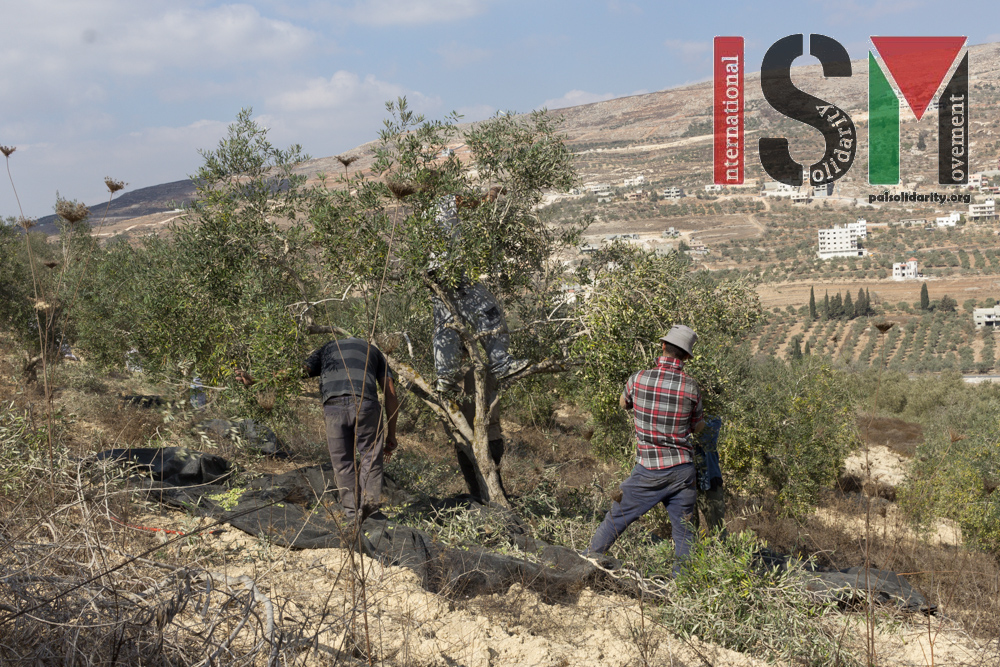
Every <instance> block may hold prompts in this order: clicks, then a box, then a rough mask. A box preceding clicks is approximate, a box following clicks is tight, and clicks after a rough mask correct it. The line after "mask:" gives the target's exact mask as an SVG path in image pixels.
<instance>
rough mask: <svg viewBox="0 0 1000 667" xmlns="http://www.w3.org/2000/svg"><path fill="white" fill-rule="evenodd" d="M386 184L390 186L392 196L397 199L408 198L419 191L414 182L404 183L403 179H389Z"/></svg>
mask: <svg viewBox="0 0 1000 667" xmlns="http://www.w3.org/2000/svg"><path fill="white" fill-rule="evenodd" d="M385 186H386V187H387V188H389V192H391V193H392V196H393V197H395V198H396V199H406V198H407V197H409V196H410V195H412V194H413V193H414V192H416V191H417V189H416V188H415V187H413V185H412V184H410V183H404V182H402V181H387V182H386V184H385Z"/></svg>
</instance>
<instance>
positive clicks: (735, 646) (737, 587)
mask: <svg viewBox="0 0 1000 667" xmlns="http://www.w3.org/2000/svg"><path fill="white" fill-rule="evenodd" d="M764 546H765V545H764V544H762V543H761V542H759V541H758V540H757V538H756V537H754V535H753V533H751V532H749V531H745V532H742V533H740V534H738V535H733V536H730V537H729V538H728V539H726V540H704V541H701V542H698V543H697V544H696V545H695V547H694V549H693V550H692V552H691V558H690V560H689V561H688V563H687V564H686V566H685V568H684V569H683V570H682V571H681V574H680V575H679V576H678V578H677V580H676V583H677V591H676V594H675V595H673V596H672V597H671V599H670V601H669V603H668V604H666V605H664V606H663V607H662V608H661V609H660V610H659V616H660V619H661V620H662V622H663V623H664V624H665V625H666V626H667V627H669V628H670V629H671V630H673V631H674V632H676V633H678V634H679V635H681V636H682V637H685V638H687V637H691V636H695V635H696V636H698V637H699V638H700V639H702V640H703V641H708V642H712V643H714V644H718V645H720V646H724V647H726V648H728V649H732V650H734V651H740V652H742V653H747V654H750V655H754V656H758V657H762V658H764V659H766V660H767V661H768V662H776V663H780V664H796V665H852V664H856V660H855V659H854V658H853V657H852V656H850V655H849V654H846V653H845V652H844V650H843V649H842V648H841V645H840V644H841V642H840V637H839V633H837V632H835V631H834V627H833V624H832V623H826V622H824V619H825V618H826V617H827V616H829V615H830V614H832V613H833V612H834V611H835V610H836V605H835V604H834V603H817V602H815V601H814V600H813V599H811V597H810V595H809V593H808V592H807V591H806V590H805V585H804V580H805V577H806V576H808V575H807V574H806V573H805V572H804V571H803V569H802V567H801V564H797V563H792V564H791V565H790V566H789V567H788V568H787V569H779V568H777V567H771V566H768V565H765V564H763V563H762V562H760V560H759V556H758V554H759V552H760V550H761V549H762V548H763V547H764Z"/></svg>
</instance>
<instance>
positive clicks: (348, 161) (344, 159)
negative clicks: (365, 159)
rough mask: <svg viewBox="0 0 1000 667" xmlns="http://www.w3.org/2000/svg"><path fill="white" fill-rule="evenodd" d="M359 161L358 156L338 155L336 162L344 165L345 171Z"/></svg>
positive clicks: (359, 157)
mask: <svg viewBox="0 0 1000 667" xmlns="http://www.w3.org/2000/svg"><path fill="white" fill-rule="evenodd" d="M360 159H361V156H360V155H338V156H337V162H339V163H340V164H342V165H344V169H347V168H348V167H350V166H351V165H352V164H354V163H355V162H357V161H358V160H360Z"/></svg>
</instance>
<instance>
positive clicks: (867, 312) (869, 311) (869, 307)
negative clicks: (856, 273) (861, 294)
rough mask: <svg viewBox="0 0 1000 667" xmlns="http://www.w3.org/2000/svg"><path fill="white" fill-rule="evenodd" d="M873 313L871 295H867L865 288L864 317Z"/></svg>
mask: <svg viewBox="0 0 1000 667" xmlns="http://www.w3.org/2000/svg"><path fill="white" fill-rule="evenodd" d="M874 313H875V311H874V310H872V295H871V294H869V293H868V288H867V287H866V288H865V315H873V314H874Z"/></svg>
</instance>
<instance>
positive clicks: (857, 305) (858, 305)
mask: <svg viewBox="0 0 1000 667" xmlns="http://www.w3.org/2000/svg"><path fill="white" fill-rule="evenodd" d="M867 314H868V302H867V301H866V300H865V291H864V290H863V289H861V288H860V287H859V288H858V300H857V301H855V302H854V316H855V317H864V316H865V315H867Z"/></svg>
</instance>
